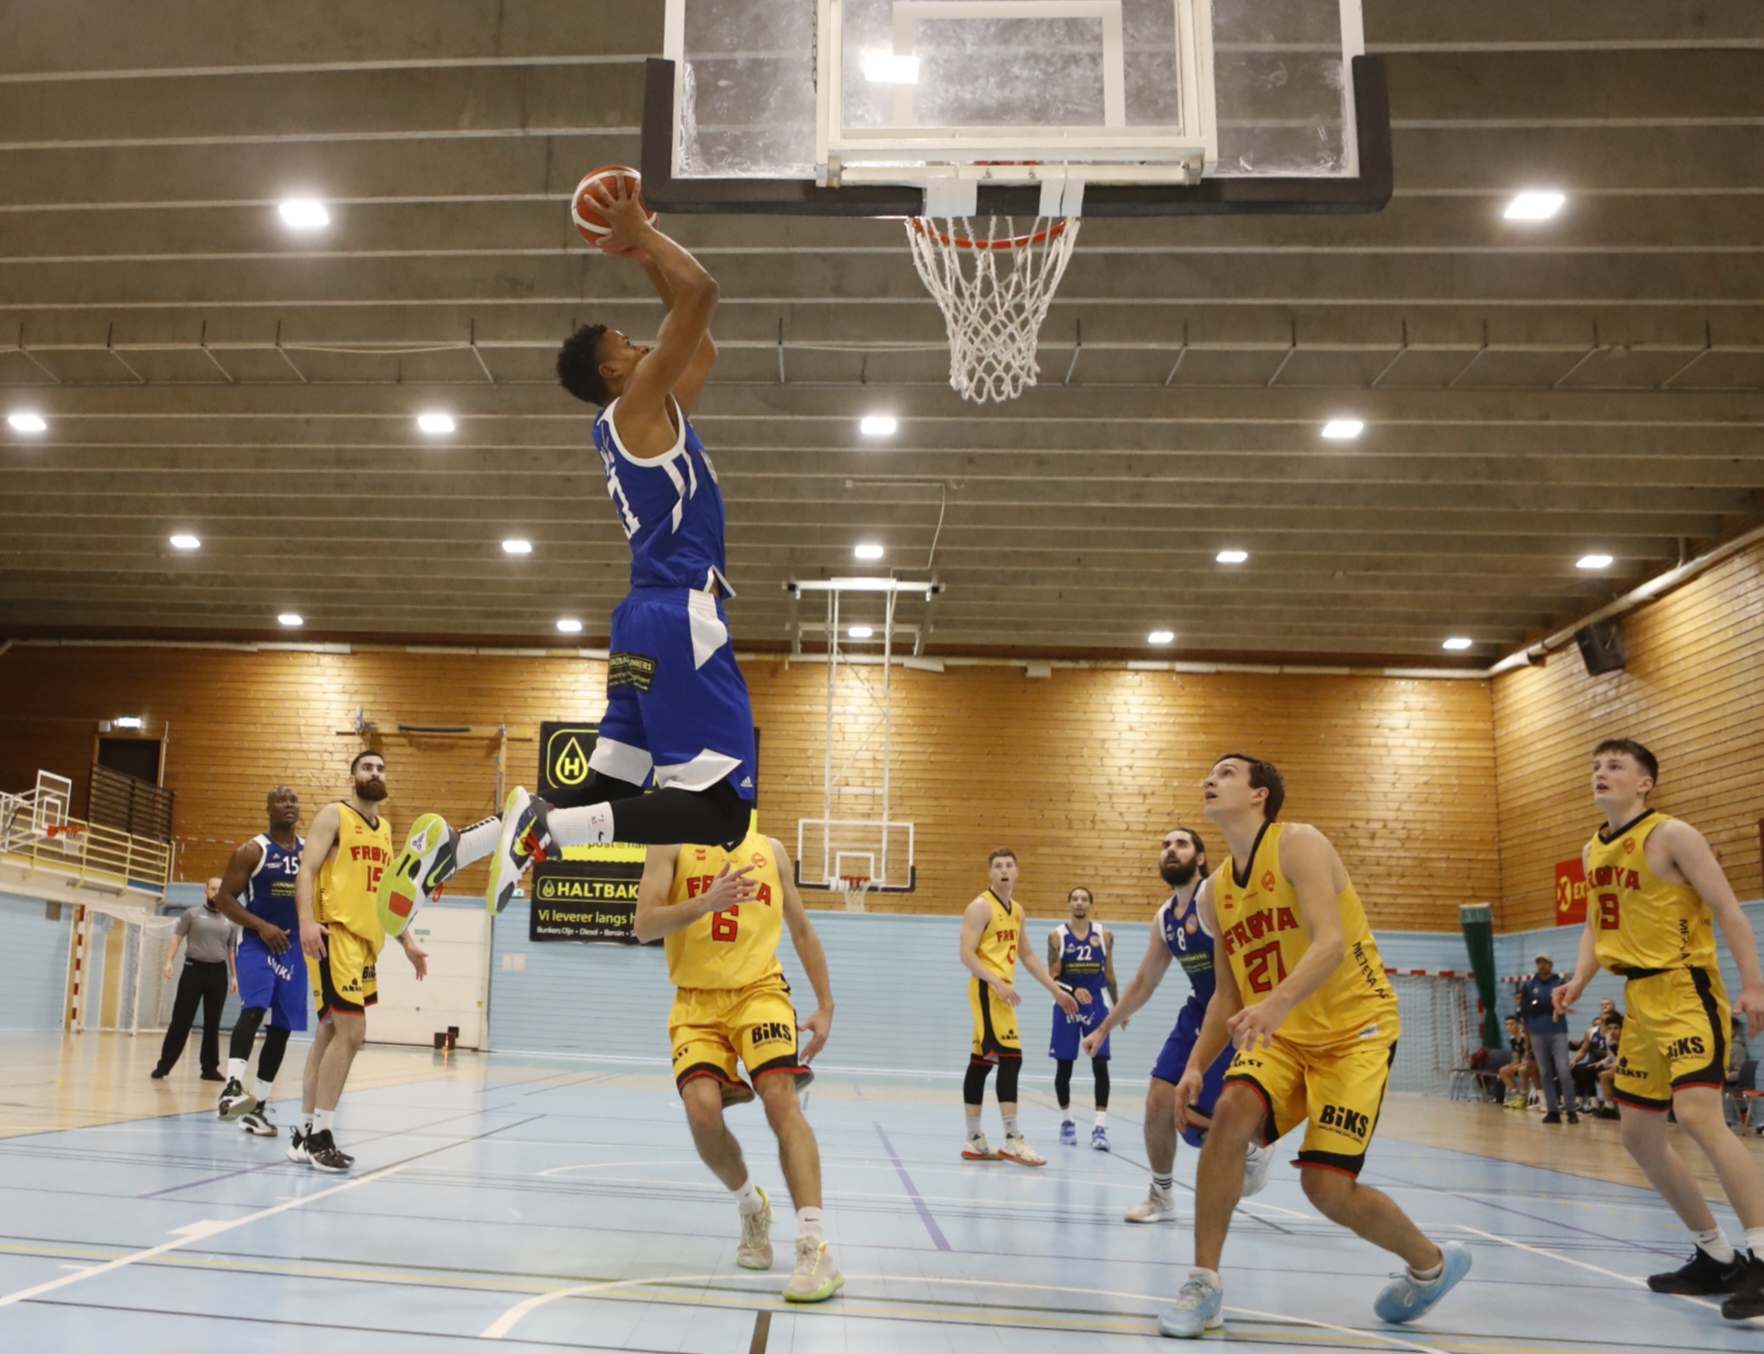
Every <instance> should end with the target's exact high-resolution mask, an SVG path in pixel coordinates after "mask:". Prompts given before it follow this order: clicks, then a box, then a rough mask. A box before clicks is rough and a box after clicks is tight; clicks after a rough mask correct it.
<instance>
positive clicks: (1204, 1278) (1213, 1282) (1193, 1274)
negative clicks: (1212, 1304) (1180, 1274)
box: [1188, 1269, 1225, 1288]
mask: <svg viewBox="0 0 1764 1354" xmlns="http://www.w3.org/2000/svg"><path fill="white" fill-rule="evenodd" d="M1188 1277H1189V1278H1191V1279H1199V1280H1200V1281H1201V1282H1202V1283H1204V1284H1205V1285H1206V1286H1207V1287H1208V1288H1223V1287H1224V1286H1225V1285H1224V1284H1223V1283H1222V1282H1221V1281H1220V1279H1219V1271H1218V1270H1216V1269H1191V1270H1189V1271H1188Z"/></svg>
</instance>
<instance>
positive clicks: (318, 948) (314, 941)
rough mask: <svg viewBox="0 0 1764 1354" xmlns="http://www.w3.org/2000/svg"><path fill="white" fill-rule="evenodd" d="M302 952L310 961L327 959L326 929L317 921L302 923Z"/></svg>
mask: <svg viewBox="0 0 1764 1354" xmlns="http://www.w3.org/2000/svg"><path fill="white" fill-rule="evenodd" d="M300 950H301V953H302V954H304V955H306V957H307V958H308V959H323V958H324V957H325V928H324V927H322V926H320V925H319V924H318V923H317V922H316V921H302V922H301V923H300Z"/></svg>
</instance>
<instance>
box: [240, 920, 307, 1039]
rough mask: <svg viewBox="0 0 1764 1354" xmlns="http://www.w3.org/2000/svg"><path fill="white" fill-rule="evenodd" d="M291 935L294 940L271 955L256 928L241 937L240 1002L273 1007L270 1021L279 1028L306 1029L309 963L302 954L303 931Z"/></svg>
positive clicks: (247, 1004)
mask: <svg viewBox="0 0 1764 1354" xmlns="http://www.w3.org/2000/svg"><path fill="white" fill-rule="evenodd" d="M288 938H289V940H290V941H291V942H292V943H291V944H290V945H289V946H288V948H287V949H285V950H283V951H282V952H281V953H280V954H271V953H270V951H269V947H268V946H267V945H265V944H264V943H263V941H261V940H259V939H258V937H257V932H255V931H247V932H246V933H245V934H244V935H243V936H241V937H240V938H239V953H238V957H237V958H236V959H235V960H234V968H235V969H236V970H237V971H238V974H239V1004H240V1005H241V1006H245V1007H251V1006H267V1007H269V1013H270V1015H269V1022H270V1024H271V1025H274V1026H275V1027H276V1028H277V1029H283V1030H304V1029H305V1028H306V965H305V963H303V962H302V956H301V953H300V936H299V933H298V932H297V931H291V932H290V933H289V937H288Z"/></svg>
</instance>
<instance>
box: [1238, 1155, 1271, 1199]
mask: <svg viewBox="0 0 1764 1354" xmlns="http://www.w3.org/2000/svg"><path fill="white" fill-rule="evenodd" d="M1273 1169H1274V1148H1273V1147H1272V1146H1268V1147H1262V1146H1260V1145H1258V1144H1256V1143H1253V1142H1252V1143H1251V1144H1250V1145H1249V1150H1248V1151H1246V1152H1245V1153H1244V1154H1243V1197H1244V1198H1246V1199H1247V1198H1249V1197H1250V1195H1252V1194H1260V1193H1261V1192H1262V1189H1263V1187H1264V1186H1265V1185H1267V1183H1268V1172H1269V1171H1271V1170H1273Z"/></svg>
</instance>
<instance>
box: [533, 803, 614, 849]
mask: <svg viewBox="0 0 1764 1354" xmlns="http://www.w3.org/2000/svg"><path fill="white" fill-rule="evenodd" d="M545 822H546V825H547V826H548V827H549V828H550V829H551V840H552V841H554V842H556V843H557V844H558V845H559V846H604V845H605V844H606V843H608V842H610V841H611V840H612V839H613V837H612V833H613V806H612V803H611V801H608V802H606V803H604V804H586V805H583V806H582V807H581V808H579V809H553V810H552V811H551V812H550V813H548V814H547V815H546V817H545Z"/></svg>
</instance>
